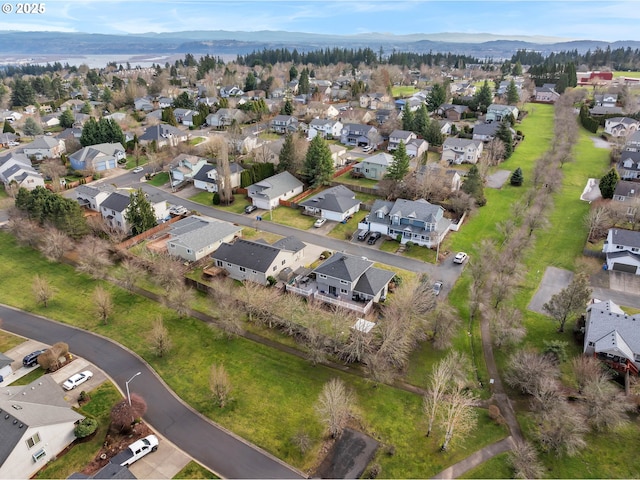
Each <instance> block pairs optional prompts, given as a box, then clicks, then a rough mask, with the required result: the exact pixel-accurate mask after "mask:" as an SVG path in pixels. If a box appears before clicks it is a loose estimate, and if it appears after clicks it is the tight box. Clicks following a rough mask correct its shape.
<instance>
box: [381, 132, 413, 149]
mask: <svg viewBox="0 0 640 480" xmlns="http://www.w3.org/2000/svg"><path fill="white" fill-rule="evenodd" d="M417 138H418V136H417V135H416V134H415V133H413V132H409V131H407V130H394V131H393V132H391V133H390V134H389V145H388V146H387V150H388V151H390V152H392V151H394V150H395V149H396V148H398V145H400V142H402V143H404V144H405V147H406V146H407V144H408V143H409V142H410V141H412V140H415V139H417Z"/></svg>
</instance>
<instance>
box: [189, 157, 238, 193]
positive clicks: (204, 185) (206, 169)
mask: <svg viewBox="0 0 640 480" xmlns="http://www.w3.org/2000/svg"><path fill="white" fill-rule="evenodd" d="M229 170H230V171H231V177H230V180H231V188H236V187H239V186H240V176H241V174H242V172H243V171H244V168H242V166H241V165H240V164H239V163H236V162H231V163H229ZM193 186H194V187H195V188H197V189H199V190H206V191H207V192H211V193H213V192H217V191H218V170H217V168H216V166H215V165H211V164H209V163H206V164H204V165H202V167H200V169H199V170H198V171H197V172H196V174H195V175H194V176H193Z"/></svg>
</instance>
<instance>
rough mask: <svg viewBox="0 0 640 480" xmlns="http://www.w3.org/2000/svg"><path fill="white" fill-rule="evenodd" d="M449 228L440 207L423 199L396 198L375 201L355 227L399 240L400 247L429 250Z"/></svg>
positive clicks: (442, 237)
mask: <svg viewBox="0 0 640 480" xmlns="http://www.w3.org/2000/svg"><path fill="white" fill-rule="evenodd" d="M451 224H452V222H451V220H449V219H448V218H445V217H444V208H442V207H441V206H439V205H433V204H431V203H429V202H427V201H426V200H424V199H419V200H405V199H400V198H399V199H397V200H396V201H395V202H389V201H386V200H376V201H375V202H374V203H373V206H372V207H371V212H370V213H369V215H367V217H366V218H365V219H364V220H363V221H362V222H360V224H359V225H358V227H359V228H362V229H365V230H370V231H372V232H380V233H382V234H383V235H387V236H389V237H391V238H394V239H398V238H399V239H400V243H402V244H405V243H407V242H413V243H415V244H417V245H423V246H425V247H429V248H431V247H436V246H437V245H439V244H440V242H442V240H443V239H444V237H445V235H446V234H447V232H448V231H449V228H450V226H451Z"/></svg>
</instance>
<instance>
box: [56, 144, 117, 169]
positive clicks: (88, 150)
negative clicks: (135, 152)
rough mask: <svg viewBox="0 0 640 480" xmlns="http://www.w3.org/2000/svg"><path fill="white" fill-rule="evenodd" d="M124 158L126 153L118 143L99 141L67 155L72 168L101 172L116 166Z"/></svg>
mask: <svg viewBox="0 0 640 480" xmlns="http://www.w3.org/2000/svg"><path fill="white" fill-rule="evenodd" d="M125 158H127V154H126V151H125V149H124V147H123V146H122V145H121V144H120V143H100V144H98V145H90V146H88V147H84V148H81V149H80V150H78V151H77V152H74V153H73V154H71V155H69V162H70V163H71V168H73V169H74V170H78V171H83V170H84V171H92V172H103V171H105V170H111V169H113V168H116V167H117V166H118V162H119V161H120V160H124V159H125Z"/></svg>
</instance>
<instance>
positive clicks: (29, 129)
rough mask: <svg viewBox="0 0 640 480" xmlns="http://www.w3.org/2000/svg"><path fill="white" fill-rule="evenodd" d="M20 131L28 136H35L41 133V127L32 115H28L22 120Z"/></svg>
mask: <svg viewBox="0 0 640 480" xmlns="http://www.w3.org/2000/svg"><path fill="white" fill-rule="evenodd" d="M22 131H23V132H24V134H25V135H27V136H29V137H35V136H36V135H42V127H41V126H40V124H39V123H38V122H36V120H35V119H34V118H33V117H29V118H27V119H26V120H25V121H24V126H23V127H22Z"/></svg>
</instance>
